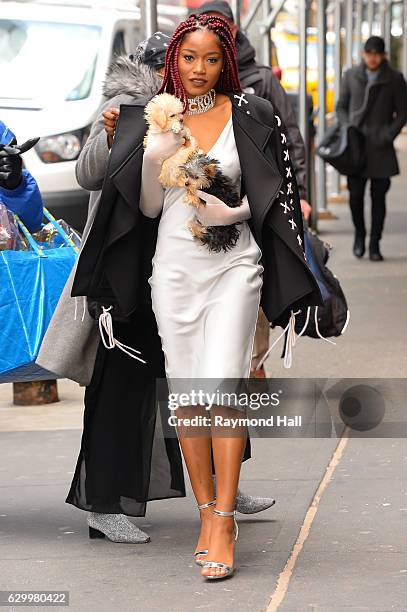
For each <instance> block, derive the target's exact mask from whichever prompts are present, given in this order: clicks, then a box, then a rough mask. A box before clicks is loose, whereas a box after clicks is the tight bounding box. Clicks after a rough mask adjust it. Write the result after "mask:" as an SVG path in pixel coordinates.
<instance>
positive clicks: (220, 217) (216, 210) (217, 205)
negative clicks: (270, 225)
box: [196, 189, 251, 227]
mask: <svg viewBox="0 0 407 612" xmlns="http://www.w3.org/2000/svg"><path fill="white" fill-rule="evenodd" d="M196 193H197V195H198V197H200V198H201V200H204V201H205V204H200V205H199V207H198V208H197V211H196V216H197V219H198V221H199V222H200V223H202V225H205V226H206V227H210V226H214V225H232V223H238V222H239V221H247V219H250V217H251V214H250V207H249V203H248V201H247V198H246V197H245V198H243V200H242V204H241V205H240V206H237V207H235V208H231V207H230V206H228V205H227V204H225V203H224V202H222V200H220V199H219V198H217V197H216V196H214V195H210V194H209V193H205V191H201V190H200V189H197V191H196Z"/></svg>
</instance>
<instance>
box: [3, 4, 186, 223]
mask: <svg viewBox="0 0 407 612" xmlns="http://www.w3.org/2000/svg"><path fill="white" fill-rule="evenodd" d="M57 2H58V0H56V1H55V0H54V1H53V2H52V3H51V2H50V3H46V0H41V1H40V2H28V3H27V2H0V119H1V120H2V121H3V122H4V123H5V124H6V125H7V126H8V127H9V128H10V129H11V130H12V131H13V132H14V133H15V135H16V137H17V140H18V142H24V141H25V140H27V139H28V138H32V137H35V136H41V141H40V143H39V144H38V145H37V146H36V147H35V148H34V149H32V150H31V151H29V152H27V153H26V154H25V155H24V163H25V165H26V167H27V169H28V170H29V171H30V172H31V173H32V175H33V176H34V177H35V178H36V180H37V182H38V185H39V187H40V190H41V193H42V196H43V199H44V201H45V204H46V206H48V207H49V208H50V209H51V210H52V211H53V212H54V214H56V216H57V217H64V218H65V219H66V220H67V221H68V222H70V223H71V224H72V225H73V226H74V227H77V228H78V229H82V228H83V225H84V221H85V219H86V213H87V203H88V197H89V194H88V192H86V191H84V190H83V189H81V187H80V186H79V185H78V183H77V181H76V178H75V164H76V161H75V160H76V159H77V157H78V155H79V153H80V151H81V148H82V147H83V145H84V143H85V141H86V138H87V136H88V134H89V129H90V126H91V125H92V122H93V121H94V120H95V119H96V115H97V109H98V108H99V106H100V104H101V102H102V101H103V96H102V85H103V80H104V77H105V73H106V70H107V68H108V66H109V64H110V62H111V61H112V59H113V57H114V56H115V55H120V54H123V53H126V54H127V53H131V52H132V51H134V50H135V47H136V46H137V44H138V43H139V41H140V40H141V39H142V34H141V30H140V10H139V9H138V8H137V7H135V5H134V4H132V3H130V2H127V3H126V4H125V6H123V4H124V3H123V2H121V1H120V0H116V2H112V1H111V2H110V3H109V4H110V7H111V6H115V8H114V9H112V8H106V7H105V6H103V3H102V2H93V6H92V5H91V6H86V4H87V2H89V0H85V1H84V2H81V1H80V0H78V1H77V6H75V4H74V3H73V2H72V0H71V1H70V2H69V0H68V2H67V0H65V1H64V2H63V3H61V4H57ZM95 5H97V8H96V7H95ZM120 6H121V7H122V8H118V7H120ZM169 8H170V7H167V12H168V9H169ZM171 9H174V11H173V13H174V14H175V19H174V18H170V17H164V16H161V17H160V18H159V22H158V27H159V29H160V30H161V31H163V32H166V33H167V34H171V33H172V31H173V30H174V28H175V26H176V25H177V23H178V22H179V21H180V20H181V19H182V18H183V15H179V17H178V16H177V8H176V7H171Z"/></svg>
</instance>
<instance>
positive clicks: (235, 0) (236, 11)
mask: <svg viewBox="0 0 407 612" xmlns="http://www.w3.org/2000/svg"><path fill="white" fill-rule="evenodd" d="M230 5H231V8H232V11H233V16H234V18H235V24H236V25H237V27H238V28H240V0H231V2H230Z"/></svg>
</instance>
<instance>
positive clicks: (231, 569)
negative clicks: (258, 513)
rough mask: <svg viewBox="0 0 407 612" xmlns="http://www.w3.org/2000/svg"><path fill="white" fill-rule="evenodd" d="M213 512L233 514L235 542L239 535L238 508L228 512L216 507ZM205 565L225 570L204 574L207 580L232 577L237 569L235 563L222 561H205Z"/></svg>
mask: <svg viewBox="0 0 407 612" xmlns="http://www.w3.org/2000/svg"><path fill="white" fill-rule="evenodd" d="M212 512H213V513H214V514H217V515H218V516H233V521H234V530H235V542H236V540H237V538H238V535H239V527H238V524H237V521H236V510H232V511H231V512H226V511H224V510H217V509H216V508H214V510H212ZM203 567H204V568H208V567H216V568H220V569H222V570H223V573H222V574H218V575H215V576H204V578H206V579H207V580H221V579H223V578H231V577H232V576H233V574H234V573H235V570H236V568H235V566H234V565H227V563H221V562H217V561H205V563H204V564H203Z"/></svg>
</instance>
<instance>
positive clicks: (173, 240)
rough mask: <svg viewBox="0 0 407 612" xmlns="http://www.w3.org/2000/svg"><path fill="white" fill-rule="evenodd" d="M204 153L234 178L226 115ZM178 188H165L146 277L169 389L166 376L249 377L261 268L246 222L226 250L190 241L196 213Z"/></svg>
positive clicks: (234, 158)
mask: <svg viewBox="0 0 407 612" xmlns="http://www.w3.org/2000/svg"><path fill="white" fill-rule="evenodd" d="M208 154H209V155H210V156H211V157H213V158H215V159H218V160H219V161H220V163H221V167H222V171H223V172H224V173H225V174H226V175H228V176H229V177H230V178H231V179H232V180H233V181H234V182H238V184H240V179H241V169H240V164H239V157H238V153H237V149H236V144H235V139H234V133H233V123H232V118H230V119H229V121H228V123H227V124H226V126H225V128H224V129H223V131H222V133H221V134H220V136H219V138H218V140H217V141H216V143H215V144H214V146H213V147H212V148H211V150H210V151H209V152H208ZM184 195H185V189H184V188H180V187H172V188H169V189H166V192H165V198H164V205H163V212H162V216H161V219H160V225H159V229H158V238H157V246H156V251H155V255H154V258H153V271H152V275H151V277H150V278H149V281H148V282H149V283H150V286H151V293H152V305H153V311H154V314H155V316H156V320H157V326H158V331H159V334H160V337H161V341H162V347H163V352H164V355H165V367H166V375H167V378H168V382H169V387H170V390H171V391H173V389H174V386H173V384H172V383H171V381H172V380H173V379H190V381H191V384H192V380H196V381H198V380H199V381H201V379H205V378H206V379H211V381H210V383H209V382H208V392H209V391H211V390H213V389H214V388H215V387H217V383H216V381H218V382H219V383H221V381H223V379H242V378H243V379H244V378H248V377H249V373H250V362H251V355H252V348H253V342H254V334H255V329H256V321H257V316H258V309H259V302H260V294H261V288H262V284H263V280H262V273H263V270H264V269H263V267H262V265H261V264H260V263H259V261H260V258H261V251H260V248H259V246H258V245H257V243H256V241H255V239H254V237H253V235H252V233H251V230H250V228H249V225H248V224H247V222H246V221H245V222H243V223H241V224H240V225H239V226H238V227H239V229H240V236H239V239H238V242H237V244H236V246H235V247H233V248H232V249H231V250H230V251H228V252H227V253H224V252H223V251H222V252H221V253H211V252H209V250H208V249H207V247H205V246H202V245H200V244H199V243H198V242H197V241H196V240H194V238H193V237H192V235H191V233H190V231H189V229H188V227H187V222H188V221H189V220H190V219H193V218H194V217H195V212H194V208H193V207H192V206H190V205H189V204H186V203H185V202H184V201H183V197H184ZM226 386H227V385H226ZM177 390H178V389H177Z"/></svg>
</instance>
